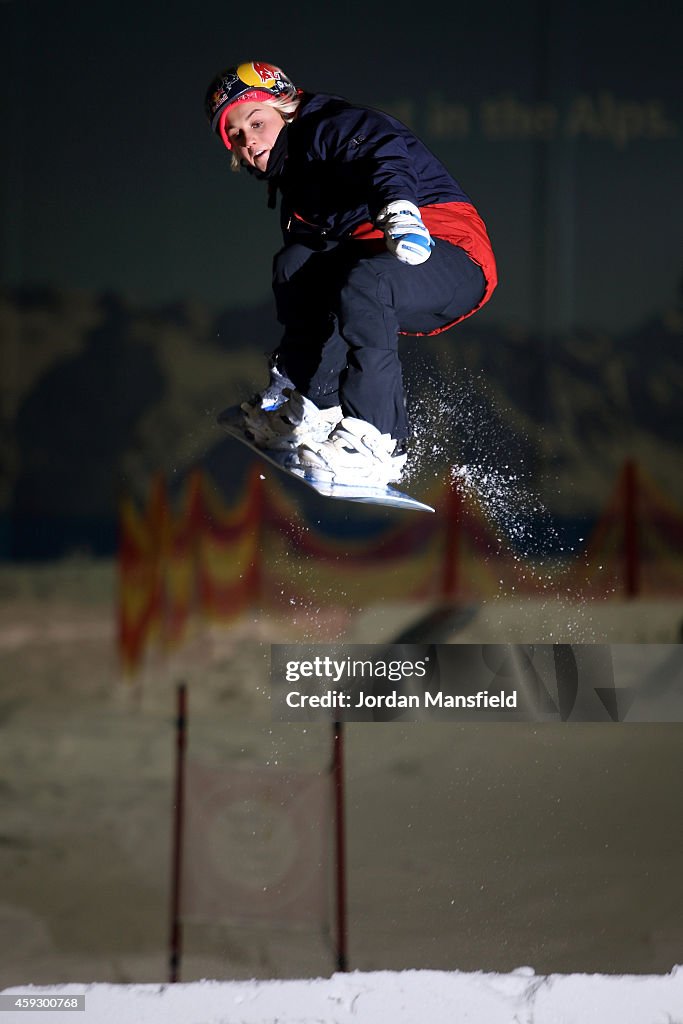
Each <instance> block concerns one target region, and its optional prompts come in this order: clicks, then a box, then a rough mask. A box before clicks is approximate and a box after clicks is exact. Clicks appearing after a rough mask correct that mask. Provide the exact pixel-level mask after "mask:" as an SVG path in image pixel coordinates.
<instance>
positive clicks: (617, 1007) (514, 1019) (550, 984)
mask: <svg viewBox="0 0 683 1024" xmlns="http://www.w3.org/2000/svg"><path fill="white" fill-rule="evenodd" d="M9 991H10V992H12V993H15V994H17V995H19V994H21V995H23V994H27V993H28V994H29V995H31V996H36V995H38V994H46V995H66V994H68V995H74V994H81V993H84V994H85V1012H84V1013H83V1012H61V1013H60V1014H59V1018H58V1019H59V1021H60V1022H62V1024H120V1022H121V1021H130V1022H135V1024H162V1022H163V1024H416V1022H418V1021H419V1022H422V1021H424V1022H426V1024H456V1022H457V1024H680V1022H681V1021H683V967H678V968H676V969H675V970H673V971H672V972H671V973H670V974H668V975H667V976H666V977H651V976H650V977H648V976H643V977H633V976H630V977H629V976H626V977H605V976H601V975H569V976H559V975H550V976H546V977H543V976H539V975H536V974H534V972H533V971H532V970H531V969H530V968H520V969H518V970H516V971H514V972H512V973H510V974H507V975H502V974H483V973H481V972H478V973H476V974H463V973H459V972H457V971H456V972H452V973H445V972H440V971H404V972H401V973H394V972H391V971H378V972H373V973H370V974H361V973H357V972H354V973H351V974H335V975H333V976H332V977H331V978H320V979H315V980H300V981H261V982H258V981H248V982H215V981H203V982H195V983H194V984H191V985H132V986H113V985H67V986H64V987H61V986H60V987H54V988H47V989H32V990H27V989H19V988H17V989H12V990H9ZM9 1019H10V1020H16V1021H23V1022H24V1024H42V1021H43V1020H44V1013H39V1012H30V1011H26V1012H24V1011H22V1012H21V1013H16V1014H11V1015H10V1018H9Z"/></svg>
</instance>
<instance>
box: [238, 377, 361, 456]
mask: <svg viewBox="0 0 683 1024" xmlns="http://www.w3.org/2000/svg"><path fill="white" fill-rule="evenodd" d="M282 394H283V399H284V400H283V402H282V404H280V405H277V406H275V407H274V408H270V409H264V408H263V407H262V406H260V405H257V404H252V403H250V402H243V403H242V406H241V409H242V413H243V414H244V423H245V426H246V429H247V430H248V432H249V433H250V434H251V436H252V437H253V439H254V443H255V444H256V445H257V446H258V447H259V448H269V449H271V450H274V451H291V452H292V453H296V451H297V449H298V448H299V446H300V445H302V444H311V445H316V444H318V443H320V442H322V441H324V440H325V439H326V438H327V437H328V435H329V433H330V431H331V430H332V427H333V426H334V425H335V423H338V422H339V419H340V417H341V409H340V407H339V406H335V407H334V408H332V409H319V408H318V407H317V405H316V404H315V403H314V402H311V400H310V399H308V398H305V397H304V395H302V394H301V393H300V392H299V391H295V390H290V389H288V388H286V389H285V390H284V391H283V393H282Z"/></svg>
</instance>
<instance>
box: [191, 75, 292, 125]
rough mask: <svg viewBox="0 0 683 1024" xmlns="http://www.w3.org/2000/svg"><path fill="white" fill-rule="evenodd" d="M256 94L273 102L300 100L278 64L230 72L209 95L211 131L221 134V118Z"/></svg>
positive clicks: (214, 84) (217, 82)
mask: <svg viewBox="0 0 683 1024" xmlns="http://www.w3.org/2000/svg"><path fill="white" fill-rule="evenodd" d="M253 90H256V91H257V92H259V93H265V94H266V95H267V96H270V97H271V98H273V99H277V98H278V97H279V96H296V86H295V85H294V83H293V82H291V81H290V80H289V78H287V75H286V74H285V73H284V71H282V70H281V69H280V68H278V67H276V66H275V65H274V64H268V63H266V62H265V61H257V60H254V61H247V62H245V63H244V64H238V65H237V67H233V68H226V69H225V71H221V73H220V74H219V75H217V76H216V78H214V80H213V82H212V83H211V85H210V86H209V89H208V92H207V94H206V116H207V117H208V119H209V121H210V122H211V127H212V128H213V129H214V130H217V128H218V120H219V116H220V114H221V113H222V112H223V111H224V110H225V109H226V108H228V107H231V106H233V104H235V103H239V102H240V100H242V99H246V98H247V97H248V95H249V94H250V93H251V92H252V91H253Z"/></svg>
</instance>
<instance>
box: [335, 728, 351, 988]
mask: <svg viewBox="0 0 683 1024" xmlns="http://www.w3.org/2000/svg"><path fill="white" fill-rule="evenodd" d="M332 735H333V740H332V742H333V758H332V776H333V780H334V824H335V861H336V872H335V874H336V908H337V922H336V924H337V936H336V939H337V970H338V971H346V970H348V957H347V952H346V950H347V922H346V835H345V821H344V730H343V724H342V722H335V723H334V725H333V734H332Z"/></svg>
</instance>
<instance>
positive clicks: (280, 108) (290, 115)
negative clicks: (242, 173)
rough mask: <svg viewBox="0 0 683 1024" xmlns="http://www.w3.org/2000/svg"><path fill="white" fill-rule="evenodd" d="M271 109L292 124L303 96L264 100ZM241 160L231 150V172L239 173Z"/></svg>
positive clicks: (286, 122)
mask: <svg viewBox="0 0 683 1024" xmlns="http://www.w3.org/2000/svg"><path fill="white" fill-rule="evenodd" d="M263 102H264V103H267V104H268V106H269V107H275V109H276V110H277V112H278V113H279V115H280V117H281V118H282V120H283V121H284V122H285V124H291V122H292V121H293V120H294V118H295V117H296V112H297V110H298V109H299V104H300V103H301V96H299V95H298V94H297V95H296V96H278V97H277V99H272V100H264V101H263ZM240 166H241V164H240V159H239V157H238V156H237V154H236V153H235V150H234V149H231V150H230V170H231V171H239V169H240Z"/></svg>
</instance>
